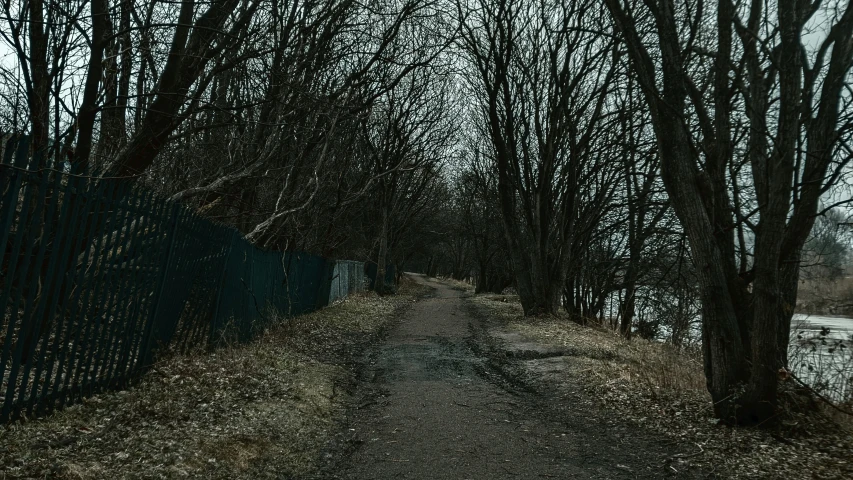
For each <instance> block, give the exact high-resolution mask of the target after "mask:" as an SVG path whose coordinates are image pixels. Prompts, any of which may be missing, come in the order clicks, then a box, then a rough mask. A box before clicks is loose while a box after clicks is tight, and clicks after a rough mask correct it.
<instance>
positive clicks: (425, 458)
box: [335, 277, 684, 480]
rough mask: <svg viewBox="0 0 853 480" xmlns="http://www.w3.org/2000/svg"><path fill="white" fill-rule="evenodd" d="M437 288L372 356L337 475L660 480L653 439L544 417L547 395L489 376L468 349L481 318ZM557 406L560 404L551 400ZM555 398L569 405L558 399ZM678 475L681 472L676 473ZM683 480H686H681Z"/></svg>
mask: <svg viewBox="0 0 853 480" xmlns="http://www.w3.org/2000/svg"><path fill="white" fill-rule="evenodd" d="M418 281H420V282H427V283H429V284H430V285H431V286H433V287H435V289H436V290H435V293H434V295H433V296H432V298H428V299H425V300H422V301H420V302H418V303H416V304H415V305H414V306H413V307H412V308H411V309H410V310H409V311H408V312H407V313H406V315H405V316H404V318H403V319H402V321H401V322H400V324H399V325H397V326H396V327H395V328H394V329H393V330H392V331H391V332H390V334H389V337H388V339H387V341H386V342H385V344H384V345H383V346H382V347H381V348H380V351H379V352H378V356H377V357H376V365H375V368H376V373H377V375H376V379H375V382H376V387H378V389H379V391H380V392H381V393H380V394H378V395H377V397H376V398H375V403H373V404H372V405H371V406H368V407H366V408H363V409H361V410H358V411H357V414H356V416H355V418H354V419H353V420H352V424H351V425H350V427H351V429H352V430H351V433H352V434H353V436H354V438H355V442H356V443H357V444H359V446H358V447H357V448H356V449H355V451H354V452H353V454H352V456H351V458H350V459H349V460H348V461H346V462H345V463H344V464H343V465H341V466H340V469H339V471H338V472H337V474H336V475H335V477H337V478H343V479H353V480H355V479H359V480H367V479H518V478H561V479H562V478H661V477H662V476H665V475H667V473H673V472H669V471H668V470H667V467H666V464H665V462H662V461H661V459H662V458H664V457H665V456H666V455H667V453H666V452H665V451H664V450H663V447H662V446H661V444H660V442H659V439H655V438H651V437H648V436H645V435H644V434H643V433H642V432H636V431H630V429H628V428H627V427H624V426H618V425H617V426H613V425H607V424H606V423H600V421H598V420H595V418H596V417H597V415H588V414H587V413H588V412H585V411H584V409H587V408H590V407H588V406H584V404H585V403H586V402H582V403H579V405H578V411H577V412H576V415H573V416H572V417H571V418H568V419H567V418H563V417H562V416H560V415H554V414H549V412H548V411H547V408H543V403H544V402H543V399H542V398H541V397H540V398H533V397H535V395H533V394H531V393H524V392H518V391H513V389H505V388H502V387H500V386H498V384H497V383H498V382H492V381H489V380H487V379H488V378H489V377H490V376H493V374H490V372H489V368H488V367H487V362H486V359H484V358H482V357H480V356H478V355H477V354H475V353H474V351H473V350H472V349H471V348H470V346H469V343H468V340H469V339H470V337H471V333H470V332H471V326H472V325H476V323H477V320H476V319H474V318H473V317H471V316H470V315H469V314H468V313H467V309H466V308H464V302H465V300H464V298H463V293H462V292H459V291H456V290H453V289H451V288H450V287H448V286H446V285H444V284H441V283H439V282H435V281H431V280H428V279H425V278H423V277H419V279H418ZM555 401H557V400H555ZM559 401H563V402H564V401H567V399H560V400H559ZM682 473H684V472H682ZM680 478H683V477H680Z"/></svg>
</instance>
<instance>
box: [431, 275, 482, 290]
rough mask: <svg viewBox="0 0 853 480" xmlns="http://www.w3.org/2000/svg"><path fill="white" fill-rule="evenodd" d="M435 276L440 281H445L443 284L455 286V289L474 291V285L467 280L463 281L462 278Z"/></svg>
mask: <svg viewBox="0 0 853 480" xmlns="http://www.w3.org/2000/svg"><path fill="white" fill-rule="evenodd" d="M437 278H438V279H440V280H441V281H442V283H445V284H447V285H449V286H450V287H452V288H455V289H456V290H460V291H463V292H468V293H474V285H472V284H470V283H468V282H463V281H462V280H455V279H452V278H450V277H437Z"/></svg>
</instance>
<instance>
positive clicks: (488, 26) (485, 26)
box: [457, 0, 618, 315]
mask: <svg viewBox="0 0 853 480" xmlns="http://www.w3.org/2000/svg"><path fill="white" fill-rule="evenodd" d="M457 9H458V15H459V17H460V24H461V34H460V35H461V40H460V48H461V49H462V51H463V52H464V53H465V55H466V57H467V59H468V61H469V65H470V68H469V71H468V72H467V80H468V82H469V83H470V86H471V91H472V95H473V96H474V98H475V99H476V101H477V102H478V108H479V114H480V121H481V122H483V125H485V126H486V128H485V131H486V132H487V135H488V138H489V139H490V148H491V150H492V151H491V153H490V155H492V156H493V158H494V160H495V163H496V167H497V168H496V170H497V173H498V184H497V188H498V193H499V199H500V209H501V218H502V220H503V226H504V233H505V236H506V241H507V246H508V248H509V251H510V253H511V255H512V265H513V271H514V274H515V284H516V287H517V289H518V292H519V295H520V297H521V302H522V305H523V307H524V311H525V313H526V314H528V315H535V314H540V313H551V312H555V311H556V310H557V309H558V308H559V307H560V299H561V296H562V285H563V280H564V279H565V277H566V270H567V265H568V264H569V263H570V262H572V261H573V258H572V256H571V254H572V251H571V250H572V249H571V244H572V242H573V240H574V239H575V238H576V236H577V235H578V234H579V233H580V232H583V231H584V230H585V229H587V227H586V226H585V225H584V222H587V221H589V220H590V219H592V218H594V217H595V215H596V211H597V209H598V208H599V207H600V205H601V202H600V201H601V200H603V199H604V197H606V196H607V192H606V190H604V191H602V190H597V189H596V187H597V186H599V185H601V182H597V181H596V179H600V178H602V177H601V175H602V174H603V171H604V170H607V167H606V165H607V164H606V162H604V161H603V160H604V158H603V157H600V156H599V155H598V154H599V153H600V150H599V149H600V145H599V140H600V138H601V135H600V132H602V129H603V128H604V125H605V124H606V121H607V118H608V116H607V114H606V108H605V104H606V102H605V100H606V98H607V96H608V93H609V91H610V87H611V83H612V80H613V76H614V74H615V72H616V69H617V65H618V61H617V60H618V58H617V57H616V56H615V54H614V50H613V48H612V44H611V42H610V40H609V38H608V37H606V36H600V35H594V34H591V33H588V32H589V31H590V30H591V29H595V28H593V25H596V22H600V21H601V16H600V14H599V13H600V10H599V9H597V8H596V7H592V6H589V5H587V4H584V3H583V2H579V1H574V0H566V1H561V2H557V3H554V4H545V3H530V2H522V1H516V0H501V1H499V2H497V3H493V2H475V3H473V4H468V3H465V2H457ZM604 175H606V173H604Z"/></svg>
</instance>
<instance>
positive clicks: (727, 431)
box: [472, 296, 853, 479]
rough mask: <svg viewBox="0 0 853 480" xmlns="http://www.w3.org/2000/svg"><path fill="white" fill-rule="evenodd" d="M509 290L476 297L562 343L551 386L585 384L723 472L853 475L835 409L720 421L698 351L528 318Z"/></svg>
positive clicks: (521, 326) (500, 323)
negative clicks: (560, 367)
mask: <svg viewBox="0 0 853 480" xmlns="http://www.w3.org/2000/svg"><path fill="white" fill-rule="evenodd" d="M503 298H505V297H503V296H501V297H494V296H477V297H473V298H472V302H473V303H474V305H475V306H476V308H477V309H478V310H479V311H480V313H481V314H484V315H488V316H489V317H491V318H492V319H494V320H496V321H495V326H494V327H493V328H494V329H496V330H498V331H500V332H515V333H520V334H522V335H523V336H524V337H525V338H527V339H530V340H532V341H535V342H537V343H542V344H545V345H553V346H560V347H562V348H561V349H562V350H563V351H565V352H566V355H567V356H566V357H565V362H566V367H567V368H566V369H565V370H564V371H563V372H564V373H563V374H562V376H561V377H557V379H554V377H549V378H551V379H552V381H553V382H555V383H557V385H552V384H549V387H556V388H558V389H560V388H566V389H567V391H570V390H572V389H577V388H580V389H581V390H582V391H584V392H586V394H587V395H589V396H590V397H591V398H595V399H596V400H597V402H598V404H599V405H600V406H601V407H602V408H604V409H605V411H608V412H610V413H611V414H612V415H614V416H617V417H620V418H624V419H627V420H628V421H631V422H633V423H635V424H637V425H640V426H642V427H644V428H648V429H650V430H652V431H655V432H658V433H662V434H664V435H667V436H669V437H670V438H672V439H673V440H674V441H678V442H680V443H686V444H688V445H690V444H695V445H696V451H697V454H695V455H693V456H691V457H690V458H689V463H691V464H694V465H697V466H700V467H702V468H703V469H704V470H706V471H709V472H710V471H712V472H716V473H717V474H718V475H720V476H721V477H722V478H827V479H828V478H853V456H852V455H851V453H853V441H851V440H853V436H851V433H850V430H847V429H846V428H845V427H844V426H843V425H839V424H838V423H837V422H834V421H832V419H831V418H829V415H826V414H823V413H820V412H818V413H810V414H808V415H800V416H797V415H793V416H791V417H790V418H789V419H788V420H786V422H787V424H786V428H785V429H783V430H781V431H773V432H770V431H766V430H756V429H744V428H730V427H726V426H722V425H717V421H716V419H715V418H714V417H713V412H712V408H711V400H710V395H709V394H708V392H707V390H706V387H705V379H704V374H703V369H702V361H701V356H700V355H698V354H697V353H693V352H685V351H680V350H677V349H675V348H673V347H672V346H670V345H664V344H660V343H655V342H648V341H645V340H639V339H638V340H632V341H630V342H628V341H625V340H623V339H622V338H620V337H619V336H618V335H616V334H614V333H613V332H611V331H609V330H606V329H602V328H596V327H584V326H581V325H578V324H576V323H573V322H571V321H569V320H568V319H567V318H559V317H545V318H533V319H530V318H525V317H523V315H522V310H521V306H520V305H519V304H518V303H517V302H516V301H513V300H514V299H513V298H508V301H507V302H503V301H502V300H503ZM529 371H531V372H532V369H530V370H529ZM534 378H535V375H534ZM534 382H535V380H534ZM683 460H684V461H688V460H687V459H683Z"/></svg>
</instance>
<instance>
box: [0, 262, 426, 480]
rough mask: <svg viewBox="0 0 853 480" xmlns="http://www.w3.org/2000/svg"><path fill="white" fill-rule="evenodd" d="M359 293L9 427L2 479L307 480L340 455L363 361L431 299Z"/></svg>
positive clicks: (417, 289) (407, 285) (406, 286)
mask: <svg viewBox="0 0 853 480" xmlns="http://www.w3.org/2000/svg"><path fill="white" fill-rule="evenodd" d="M423 289H424V287H421V286H418V285H415V284H413V283H412V282H410V281H407V280H405V279H404V282H403V285H402V286H401V288H400V294H399V295H396V296H393V297H383V298H380V297H377V296H376V295H375V294H372V293H371V294H362V295H355V296H351V297H350V298H348V299H346V300H344V301H343V302H341V303H339V304H336V305H333V306H331V307H329V308H326V309H323V310H321V311H318V312H314V313H312V314H309V315H304V316H301V317H297V318H293V319H289V320H283V321H282V322H281V323H280V324H279V325H278V326H276V327H274V328H272V329H270V330H268V331H266V332H264V334H263V335H262V336H260V338H258V339H257V340H255V341H253V342H251V343H249V344H244V345H231V346H227V347H225V348H221V349H219V350H217V351H215V352H214V353H211V354H204V355H193V356H182V357H173V358H168V359H164V360H162V361H160V362H159V363H158V364H157V365H156V367H155V368H154V369H153V370H152V371H151V372H150V373H148V374H147V375H146V376H145V377H144V378H143V379H142V380H141V382H140V383H139V384H138V385H137V386H136V387H134V388H132V389H130V390H127V391H123V392H113V393H107V394H103V395H98V396H96V397H93V398H91V399H89V400H87V401H85V402H84V403H81V404H79V405H75V406H72V407H70V408H68V409H66V410H64V411H61V412H58V413H56V414H54V415H52V416H50V417H47V418H43V419H39V420H34V421H31V422H26V423H23V424H20V423H19V424H15V425H12V426H10V427H8V428H6V429H5V430H4V431H0V479H4V478H68V479H101V478H175V477H193V478H200V477H204V478H221V479H236V478H288V477H291V478H305V477H310V476H312V475H317V474H318V469H320V468H321V467H322V465H323V463H324V459H323V457H324V452H325V451H326V450H328V449H330V448H332V449H334V448H335V447H334V446H333V443H334V442H335V437H336V435H339V434H340V429H341V423H340V422H341V421H342V419H343V418H344V415H345V413H346V409H347V408H348V406H349V405H350V403H351V400H352V393H353V391H354V388H353V387H354V386H355V384H356V374H357V370H358V364H359V358H360V355H361V354H362V353H363V352H364V350H365V348H367V347H368V346H369V345H370V344H371V343H372V342H374V341H375V340H376V339H378V338H380V337H381V332H382V331H383V328H384V327H385V326H386V325H387V324H388V323H389V322H391V321H393V319H394V318H396V314H397V313H399V311H400V310H401V309H402V308H404V307H405V305H407V304H408V303H411V302H412V301H413V300H414V299H415V298H416V297H417V296H418V295H420V294H422V293H424V291H423Z"/></svg>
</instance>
